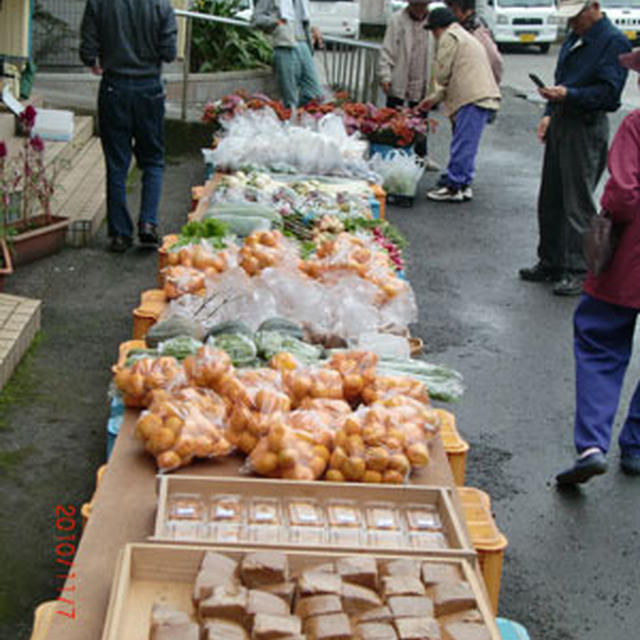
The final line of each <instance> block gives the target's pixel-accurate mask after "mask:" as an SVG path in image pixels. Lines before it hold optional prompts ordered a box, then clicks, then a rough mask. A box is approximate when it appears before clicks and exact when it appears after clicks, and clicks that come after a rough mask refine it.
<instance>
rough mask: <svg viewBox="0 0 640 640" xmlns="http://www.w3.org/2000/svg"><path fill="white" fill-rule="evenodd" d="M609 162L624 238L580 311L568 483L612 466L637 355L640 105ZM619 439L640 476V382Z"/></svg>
mask: <svg viewBox="0 0 640 640" xmlns="http://www.w3.org/2000/svg"><path fill="white" fill-rule="evenodd" d="M620 62H621V63H622V64H623V65H624V66H625V67H627V68H629V69H633V70H635V71H637V72H640V50H636V51H634V52H633V53H627V54H624V55H622V56H620ZM608 165H609V172H610V177H609V180H608V181H607V184H606V186H605V189H604V193H603V195H602V199H601V205H602V209H603V211H604V212H607V213H608V215H609V216H610V217H611V220H612V221H613V223H614V229H615V235H616V236H617V237H618V241H617V245H616V248H615V250H614V253H613V256H612V258H611V260H610V262H609V264H608V265H606V266H605V269H604V271H602V272H601V273H600V275H598V276H596V275H595V274H594V273H592V272H589V273H588V274H587V278H586V281H585V284H584V291H583V293H582V297H581V298H580V302H579V303H578V306H577V308H576V311H575V315H574V353H575V363H576V415H575V426H574V440H575V448H576V451H577V453H578V459H577V460H576V462H575V464H574V465H573V467H571V468H570V469H567V470H566V471H563V472H562V473H560V474H558V475H557V477H556V480H557V482H558V484H560V485H566V484H576V483H581V482H586V481H587V480H589V478H591V477H592V476H594V475H598V474H601V473H604V472H605V471H606V470H607V460H606V454H607V452H608V451H609V444H610V441H611V431H612V427H613V421H614V418H615V415H616V411H617V409H618V402H619V400H620V392H621V391H622V384H623V382H624V377H625V373H626V370H627V367H628V365H629V361H630V359H631V355H632V348H633V335H634V332H635V328H636V320H637V318H638V312H640V109H636V110H635V111H633V112H631V113H630V114H629V115H628V116H626V118H625V119H624V120H623V121H622V124H621V125H620V128H619V129H618V131H617V133H616V135H615V138H614V140H613V144H612V145H611V149H610V151H609V160H608ZM618 444H619V446H620V467H621V469H622V471H623V472H625V473H628V474H631V475H640V383H638V384H637V386H636V389H635V391H634V393H633V396H632V398H631V404H630V406H629V410H628V412H627V417H626V419H625V422H624V425H623V427H622V431H621V432H620V435H619V437H618Z"/></svg>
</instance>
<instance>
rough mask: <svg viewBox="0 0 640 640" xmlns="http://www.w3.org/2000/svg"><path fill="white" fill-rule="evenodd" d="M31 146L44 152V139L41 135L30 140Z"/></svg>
mask: <svg viewBox="0 0 640 640" xmlns="http://www.w3.org/2000/svg"><path fill="white" fill-rule="evenodd" d="M30 144H31V148H32V149H33V150H34V151H36V152H37V153H42V152H43V151H44V141H43V140H42V138H41V137H40V136H33V138H31V140H30Z"/></svg>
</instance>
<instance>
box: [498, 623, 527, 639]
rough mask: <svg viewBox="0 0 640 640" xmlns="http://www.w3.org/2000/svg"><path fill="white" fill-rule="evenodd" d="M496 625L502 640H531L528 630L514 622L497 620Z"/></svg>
mask: <svg viewBox="0 0 640 640" xmlns="http://www.w3.org/2000/svg"><path fill="white" fill-rule="evenodd" d="M496 624H497V625H498V630H499V631H500V637H501V638H502V640H531V637H530V636H529V633H528V632H527V630H526V629H525V628H524V627H523V626H522V625H521V624H518V623H517V622H513V620H507V619H506V618H496Z"/></svg>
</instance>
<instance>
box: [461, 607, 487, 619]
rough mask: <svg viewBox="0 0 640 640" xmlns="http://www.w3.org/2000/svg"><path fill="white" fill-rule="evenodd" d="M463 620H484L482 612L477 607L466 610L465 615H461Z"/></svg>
mask: <svg viewBox="0 0 640 640" xmlns="http://www.w3.org/2000/svg"><path fill="white" fill-rule="evenodd" d="M460 620H461V621H462V622H482V621H483V617H482V614H481V613H480V612H479V611H478V610H477V609H469V611H465V612H464V615H463V616H461V617H460Z"/></svg>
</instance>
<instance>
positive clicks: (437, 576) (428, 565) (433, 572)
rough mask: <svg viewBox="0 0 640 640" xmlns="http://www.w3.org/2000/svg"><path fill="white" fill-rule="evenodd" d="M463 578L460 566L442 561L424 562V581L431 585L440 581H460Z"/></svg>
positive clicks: (425, 583) (428, 585)
mask: <svg viewBox="0 0 640 640" xmlns="http://www.w3.org/2000/svg"><path fill="white" fill-rule="evenodd" d="M461 579H462V576H461V575H460V570H459V569H458V567H454V566H453V565H451V564H444V563H441V562H428V561H426V562H423V563H422V582H423V583H424V585H425V586H426V587H431V586H433V585H434V584H437V583H438V582H458V581H459V580H461Z"/></svg>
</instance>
